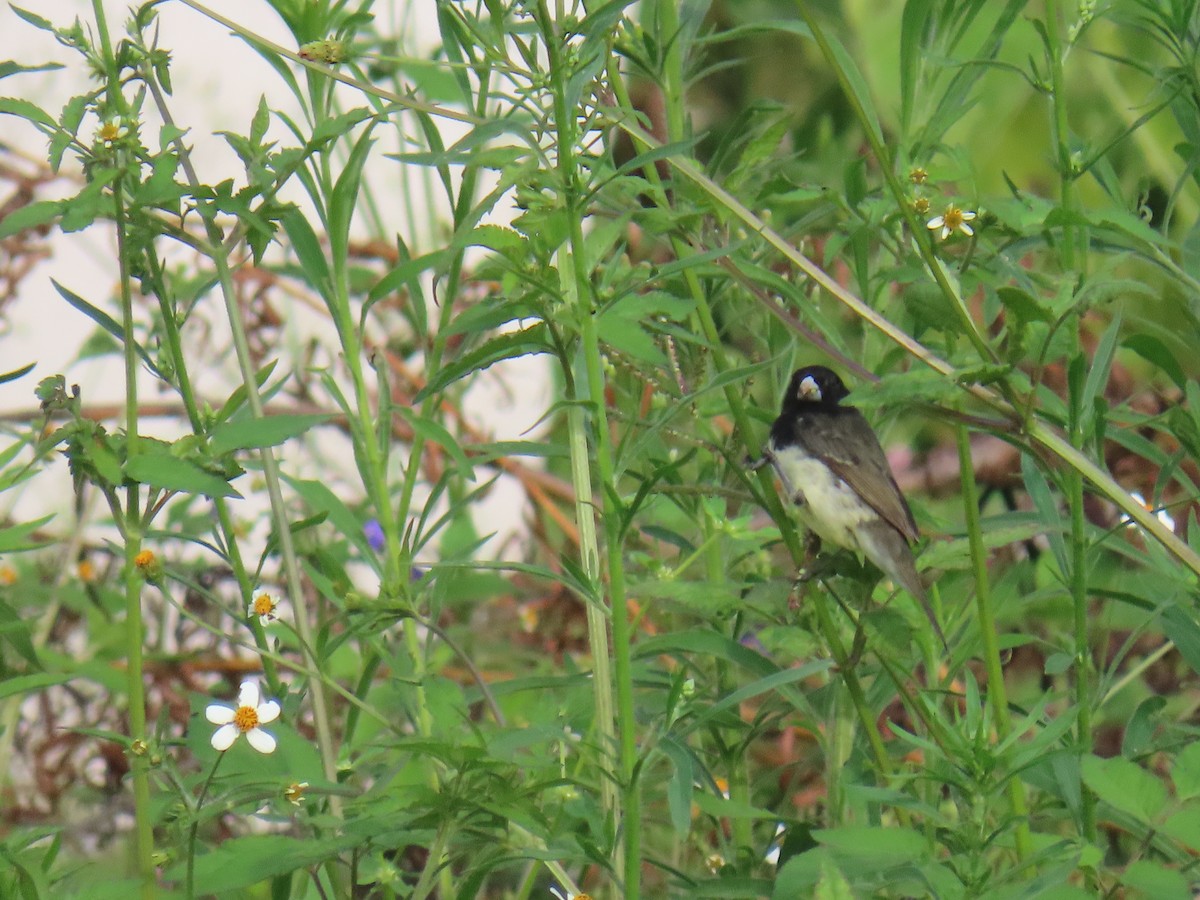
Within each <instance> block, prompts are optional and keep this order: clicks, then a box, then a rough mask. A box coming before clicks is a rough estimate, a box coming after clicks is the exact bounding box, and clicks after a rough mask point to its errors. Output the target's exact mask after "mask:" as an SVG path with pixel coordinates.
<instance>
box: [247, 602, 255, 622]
mask: <svg viewBox="0 0 1200 900" xmlns="http://www.w3.org/2000/svg"><path fill="white" fill-rule="evenodd" d="M253 615H254V601H253V600H251V601H250V602H249V603H247V604H246V618H247V619H249V618H250V617H251V616H253Z"/></svg>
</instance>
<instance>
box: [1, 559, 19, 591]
mask: <svg viewBox="0 0 1200 900" xmlns="http://www.w3.org/2000/svg"><path fill="white" fill-rule="evenodd" d="M16 583H17V570H16V569H14V568H13V567H12V566H10V565H9V564H8V563H0V587H11V586H12V585H14V584H16Z"/></svg>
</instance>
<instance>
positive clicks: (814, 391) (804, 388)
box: [800, 375, 821, 400]
mask: <svg viewBox="0 0 1200 900" xmlns="http://www.w3.org/2000/svg"><path fill="white" fill-rule="evenodd" d="M800 399H801V400H820V399H821V388H820V386H819V385H818V384H817V379H815V378H813V377H812V376H811V375H810V376H809V377H808V378H805V379H804V380H803V381H801V382H800Z"/></svg>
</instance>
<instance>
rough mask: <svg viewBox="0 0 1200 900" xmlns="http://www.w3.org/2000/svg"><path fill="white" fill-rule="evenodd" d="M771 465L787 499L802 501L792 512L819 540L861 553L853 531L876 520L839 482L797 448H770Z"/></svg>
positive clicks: (844, 483)
mask: <svg viewBox="0 0 1200 900" xmlns="http://www.w3.org/2000/svg"><path fill="white" fill-rule="evenodd" d="M770 456H771V463H772V464H773V465H774V466H775V471H776V472H777V473H778V474H779V477H780V479H781V480H782V481H783V486H784V489H785V490H786V492H787V496H788V499H789V500H793V501H795V500H796V499H798V498H802V502H801V503H800V504H799V505H797V507H796V511H797V513H798V514H799V515H800V517H801V519H803V521H804V523H805V524H806V525H807V526H808V527H809V528H811V529H812V530H813V531H815V532H816V533H817V534H818V535H819V536H820V537H821V539H822V540H824V541H829V542H830V543H833V544H837V545H838V546H839V547H845V548H846V549H848V550H854V551H857V552H862V551H863V550H864V549H865V548H863V547H862V546H860V543H859V540H858V535H857V533H856V529H858V527H859V526H860V525H862V524H863V523H865V522H869V521H872V520H875V519H878V518H879V515H878V513H876V512H875V511H874V510H873V509H871V507H869V506H868V505H867V504H866V502H864V501H863V500H862V499H861V498H860V497H859V496H858V495H857V494H856V493H855V492H854V491H853V489H852V488H851V487H850V485H848V484H846V482H844V481H842V479H840V478H838V477H837V475H835V474H834V473H833V471H832V470H831V469H830V468H829V467H828V466H827V465H825V464H824V463H823V462H821V461H820V460H818V459H814V458H813V457H811V456H809V455H808V454H807V453H805V452H804V451H803V450H801V449H800V448H799V447H795V446H792V447H784V448H779V447H775V446H772V447H771V454H770Z"/></svg>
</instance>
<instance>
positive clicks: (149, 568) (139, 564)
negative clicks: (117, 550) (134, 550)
mask: <svg viewBox="0 0 1200 900" xmlns="http://www.w3.org/2000/svg"><path fill="white" fill-rule="evenodd" d="M133 565H134V566H135V567H136V568H137V570H138V571H139V572H141V573H142V577H143V578H145V579H146V581H148V582H149V583H150V584H157V583H158V581H159V579H161V578H162V573H163V567H162V561H161V560H159V558H158V557H157V556H155V555H154V551H153V550H142V551H140V552H139V553H138V555H137V556H135V557H134V558H133Z"/></svg>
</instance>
